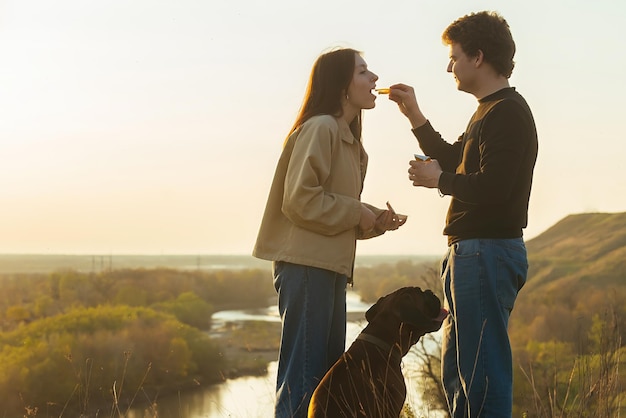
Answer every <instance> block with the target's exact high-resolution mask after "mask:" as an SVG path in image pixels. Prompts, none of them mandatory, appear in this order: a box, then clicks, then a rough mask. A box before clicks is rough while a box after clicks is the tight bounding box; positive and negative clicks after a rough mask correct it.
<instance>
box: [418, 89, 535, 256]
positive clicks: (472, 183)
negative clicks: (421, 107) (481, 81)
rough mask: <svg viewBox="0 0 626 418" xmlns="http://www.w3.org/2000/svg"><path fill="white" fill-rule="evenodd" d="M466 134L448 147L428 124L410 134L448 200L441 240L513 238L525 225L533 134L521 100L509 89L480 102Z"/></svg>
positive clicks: (532, 165) (527, 113) (451, 242)
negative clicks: (432, 163)
mask: <svg viewBox="0 0 626 418" xmlns="http://www.w3.org/2000/svg"><path fill="white" fill-rule="evenodd" d="M478 102H479V105H478V109H476V112H475V113H474V115H473V116H472V118H471V119H470V121H469V124H468V126H467V129H466V131H465V133H463V134H462V135H461V136H460V137H459V139H458V140H457V141H456V142H455V143H454V144H450V143H448V142H446V141H445V140H444V139H443V138H442V137H441V135H440V134H439V133H438V132H436V131H435V130H434V129H433V127H432V126H431V125H430V122H428V123H426V124H424V125H422V126H420V127H418V128H415V129H413V133H414V135H415V136H416V138H417V140H418V142H419V144H420V148H421V149H422V151H423V152H424V153H425V154H426V155H428V156H430V157H431V158H433V159H435V160H437V161H438V162H439V164H440V165H441V168H442V169H443V173H442V175H441V177H439V190H440V192H441V193H443V194H445V195H451V196H452V201H451V202H450V207H449V208H448V215H447V218H446V226H445V228H444V231H443V233H444V235H447V236H448V244H453V243H454V242H456V241H459V240H463V239H470V238H518V237H521V236H522V229H523V228H525V227H526V225H527V223H528V201H529V198H530V189H531V185H532V179H533V169H534V167H535V161H536V159H537V130H536V128H535V122H534V120H533V116H532V113H531V111H530V108H529V107H528V104H527V103H526V101H525V100H524V98H523V97H522V96H521V95H520V94H519V93H517V92H516V91H515V88H513V87H508V88H504V89H502V90H499V91H497V92H495V93H493V94H491V95H489V96H487V97H484V98H482V99H480V100H479V101H478Z"/></svg>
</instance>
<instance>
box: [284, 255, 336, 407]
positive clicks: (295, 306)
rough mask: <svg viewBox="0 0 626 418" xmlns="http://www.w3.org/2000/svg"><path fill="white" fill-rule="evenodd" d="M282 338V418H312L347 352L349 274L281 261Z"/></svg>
mask: <svg viewBox="0 0 626 418" xmlns="http://www.w3.org/2000/svg"><path fill="white" fill-rule="evenodd" d="M273 270H274V287H275V288H276V291H277V292H278V310H279V312H280V317H281V320H282V335H281V341H280V353H279V357H278V377H277V382H276V418H287V417H289V418H292V417H298V418H299V417H306V416H307V409H308V406H309V401H310V399H311V395H312V394H313V391H314V390H315V388H316V387H317V384H318V383H319V381H320V380H321V379H322V378H323V377H324V375H325V374H326V372H327V371H328V369H330V367H331V366H332V365H333V364H334V363H335V362H336V361H337V360H338V359H339V357H341V355H342V354H343V352H344V351H345V349H346V284H347V277H346V276H345V275H342V274H339V273H336V272H333V271H330V270H324V269H320V268H315V267H309V266H303V265H298V264H292V263H286V262H280V261H279V262H275V263H274V266H273Z"/></svg>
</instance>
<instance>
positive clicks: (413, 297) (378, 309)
mask: <svg viewBox="0 0 626 418" xmlns="http://www.w3.org/2000/svg"><path fill="white" fill-rule="evenodd" d="M447 316H448V311H447V310H445V309H443V308H442V307H441V301H440V300H439V298H438V297H437V296H435V294H434V293H433V292H432V291H430V290H426V291H423V290H422V289H420V288H419V287H403V288H401V289H398V290H396V291H395V292H393V293H390V294H388V295H387V296H383V297H382V298H380V299H378V301H377V302H376V303H375V304H374V305H373V306H372V307H371V308H370V309H368V310H367V312H366V313H365V319H367V321H368V322H369V323H370V324H371V323H373V322H374V321H377V320H379V319H384V322H386V323H387V324H388V325H389V326H392V324H397V326H398V328H399V331H400V334H399V338H400V340H399V341H398V342H399V343H401V346H402V348H403V349H402V351H403V353H406V352H407V351H408V350H409V349H410V348H411V346H412V345H413V344H415V343H416V342H417V341H418V340H419V339H420V337H422V336H423V335H424V334H427V333H429V332H434V331H437V330H438V329H439V328H441V324H442V323H443V320H444V319H445V318H446V317H447Z"/></svg>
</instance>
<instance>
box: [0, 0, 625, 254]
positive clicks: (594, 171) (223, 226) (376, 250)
mask: <svg viewBox="0 0 626 418" xmlns="http://www.w3.org/2000/svg"><path fill="white" fill-rule="evenodd" d="M479 10H497V11H499V12H500V13H502V14H503V16H504V17H505V18H506V19H507V20H508V22H509V24H510V26H511V30H512V32H513V36H514V39H515V41H516V44H517V49H518V52H517V54H516V57H515V58H516V63H517V64H516V67H515V70H514V72H513V76H512V78H511V84H512V85H513V86H515V87H517V89H518V91H519V92H521V93H522V94H523V95H524V96H525V97H526V99H527V100H528V102H529V104H530V105H531V107H532V109H533V112H534V115H535V119H536V122H537V127H538V131H539V157H538V162H537V167H536V170H535V181H534V187H533V193H532V197H531V203H530V223H529V227H528V228H527V230H526V238H527V239H529V238H532V237H534V236H536V235H538V234H540V233H541V232H543V231H545V230H546V229H547V228H549V227H550V226H551V225H553V224H554V223H555V222H557V221H558V220H560V219H561V218H563V217H565V216H567V215H569V214H573V213H581V212H592V211H593V212H597V211H599V212H622V211H626V193H625V192H626V180H625V177H626V176H624V173H623V167H624V166H625V165H626V162H624V157H625V156H626V142H625V141H624V131H625V128H624V124H623V120H624V110H625V107H626V106H625V105H624V98H625V97H626V84H625V81H624V71H625V68H626V53H625V52H624V50H625V45H624V41H623V39H624V36H623V30H624V24H625V23H626V3H625V2H624V1H623V0H598V1H594V2H588V1H585V2H583V1H578V0H575V1H572V0H568V1H560V0H559V1H545V0H541V1H539V0H525V1H506V2H505V1H468V0H455V1H446V0H428V1H419V0H399V1H396V0H390V1H386V2H382V1H380V0H361V1H352V0H350V1H337V0H315V1H298V0H276V1H265V2H260V1H257V0H242V1H233V0H204V1H200V0H197V1H192V0H176V1H174V0H171V1H159V0H133V1H126V0H124V1H122V0H106V1H105V0H100V1H91V0H89V1H86V0H74V1H69V0H59V1H49V0H29V1H17V0H15V1H0V158H1V159H2V160H1V164H0V211H1V214H2V216H0V253H86V254H110V253H112V254H118V253H142V254H150V253H190V254H200V253H219V254H229V253H232V254H249V253H250V252H251V249H252V246H253V243H254V239H255V237H256V233H257V230H258V226H259V222H260V219H261V216H262V213H263V209H264V206H265V200H266V196H267V192H268V189H269V185H270V181H271V178H272V175H273V171H274V167H275V164H276V160H277V158H278V156H279V154H280V150H281V145H282V142H283V140H284V138H285V135H286V134H287V132H288V130H289V128H290V127H291V124H292V123H293V120H294V118H295V117H296V114H297V112H298V109H299V106H300V104H301V101H302V97H303V94H304V89H305V86H306V82H307V79H308V76H309V72H310V69H311V66H312V64H313V62H314V60H315V59H316V58H317V56H318V55H319V54H320V53H322V52H324V51H325V50H327V49H329V48H331V47H335V46H347V47H352V48H356V49H358V50H361V51H363V52H364V58H365V60H366V61H367V63H368V65H369V67H370V68H371V69H372V70H373V71H374V72H376V73H377V74H378V75H379V76H380V80H379V81H378V86H379V87H383V86H387V85H389V84H392V83H396V82H404V83H407V84H411V85H413V86H414V87H415V90H416V92H417V95H418V100H419V101H420V104H421V107H422V109H423V111H424V113H425V114H426V116H427V117H428V118H429V119H430V120H431V122H432V124H433V125H434V126H435V128H436V129H437V130H439V131H440V132H441V133H442V134H443V135H444V137H445V138H446V139H447V140H448V141H454V140H455V139H456V138H457V136H458V135H459V134H460V133H462V131H463V130H464V128H465V125H466V123H467V121H468V119H469V117H470V116H471V114H472V112H473V110H474V109H475V106H476V100H475V99H474V98H473V96H470V95H468V94H466V93H461V92H458V91H457V90H456V86H455V83H454V80H453V78H452V76H451V75H450V74H447V73H446V71H445V70H446V66H447V63H448V50H447V48H446V47H445V46H444V45H443V44H442V43H441V40H440V39H441V38H440V36H441V32H442V31H443V29H445V27H446V26H447V25H448V24H449V23H450V22H452V21H453V20H454V19H456V18H458V17H460V16H462V15H464V14H466V13H469V12H472V11H479ZM363 139H364V144H365V147H366V149H367V151H368V153H369V155H370V166H369V170H368V174H367V179H366V184H365V190H364V193H363V200H364V201H367V202H369V203H372V204H374V205H377V206H379V207H384V204H385V202H386V201H387V200H389V201H390V202H391V203H392V205H393V206H394V208H395V209H396V210H397V211H398V212H401V213H405V214H407V215H409V219H408V222H407V224H406V225H405V226H404V227H403V228H402V229H401V230H399V231H396V232H393V233H387V234H386V235H385V236H383V237H380V238H376V239H373V240H370V241H367V242H361V243H359V245H358V248H357V251H358V252H359V253H360V254H440V253H443V251H444V250H445V239H444V237H443V236H442V234H441V230H442V228H443V224H444V218H445V211H446V209H447V206H448V203H449V200H448V198H440V197H439V196H438V194H437V192H436V191H435V190H432V189H422V188H414V187H413V186H412V185H411V183H410V182H409V181H408V178H407V168H408V160H409V159H410V158H411V157H412V155H413V153H414V152H419V148H418V147H417V142H416V141H415V139H414V138H413V136H412V134H411V132H410V130H409V123H408V121H407V120H406V118H405V117H404V116H402V115H401V114H400V113H399V111H398V110H397V107H396V105H395V104H394V103H393V102H390V101H388V99H387V98H386V97H380V98H379V99H378V100H377V104H376V108H375V109H372V110H368V111H366V112H365V114H364V129H363Z"/></svg>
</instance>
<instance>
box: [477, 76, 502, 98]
mask: <svg viewBox="0 0 626 418" xmlns="http://www.w3.org/2000/svg"><path fill="white" fill-rule="evenodd" d="M507 87H510V85H509V79H508V78H506V77H504V76H500V77H496V78H490V79H488V80H485V82H483V83H482V84H481V85H480V87H478V88H477V89H476V91H474V92H472V94H473V95H474V97H476V99H478V100H480V99H482V98H484V97H487V96H489V95H490V94H493V93H495V92H497V91H499V90H502V89H504V88H507Z"/></svg>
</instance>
